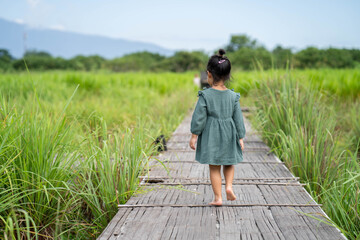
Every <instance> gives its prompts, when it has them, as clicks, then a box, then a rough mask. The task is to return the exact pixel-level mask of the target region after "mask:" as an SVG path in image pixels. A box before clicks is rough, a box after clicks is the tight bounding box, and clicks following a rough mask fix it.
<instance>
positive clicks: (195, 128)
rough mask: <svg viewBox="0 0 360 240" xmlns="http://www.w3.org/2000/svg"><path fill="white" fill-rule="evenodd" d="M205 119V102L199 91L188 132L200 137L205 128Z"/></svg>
mask: <svg viewBox="0 0 360 240" xmlns="http://www.w3.org/2000/svg"><path fill="white" fill-rule="evenodd" d="M206 119H207V112H206V102H205V98H204V96H203V94H202V92H201V91H199V100H198V102H197V104H196V107H195V110H194V113H193V115H192V119H191V127H190V131H191V133H192V134H195V135H200V134H201V133H202V131H203V130H204V128H205V125H206Z"/></svg>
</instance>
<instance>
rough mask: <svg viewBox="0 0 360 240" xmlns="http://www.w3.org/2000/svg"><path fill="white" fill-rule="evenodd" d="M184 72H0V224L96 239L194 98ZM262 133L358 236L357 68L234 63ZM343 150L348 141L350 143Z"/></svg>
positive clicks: (38, 233)
mask: <svg viewBox="0 0 360 240" xmlns="http://www.w3.org/2000/svg"><path fill="white" fill-rule="evenodd" d="M193 76H194V73H193V72H189V73H184V74H175V73H160V74H152V73H121V74H113V73H105V72H99V73H88V72H61V71H58V72H57V71H55V72H39V73H36V72H35V73H30V74H29V73H18V74H3V75H1V76H0V101H1V103H0V173H1V174H0V191H1V192H0V234H1V235H5V236H7V237H8V238H11V237H13V238H19V239H20V238H21V237H26V236H27V237H28V238H30V237H33V238H34V239H36V238H38V239H41V238H43V237H46V236H51V237H53V238H63V239H67V238H70V239H95V238H96V237H97V236H98V235H99V234H100V232H101V231H102V230H103V229H104V227H105V226H106V225H107V223H108V222H109V221H110V219H111V218H112V217H113V215H114V214H115V212H116V210H117V207H116V206H117V204H119V203H124V202H125V201H126V200H127V199H128V198H129V197H130V196H131V195H132V194H133V193H134V192H135V191H136V190H137V186H138V178H137V177H138V176H139V174H144V173H145V172H146V171H147V163H148V159H149V157H150V156H151V154H154V153H155V151H154V149H155V146H154V144H153V141H154V138H156V137H157V136H159V135H160V134H164V135H165V136H166V137H169V136H170V134H171V133H172V132H173V131H174V130H175V128H176V127H177V125H178V124H179V123H180V122H181V120H182V118H183V117H184V116H185V114H187V113H188V111H189V109H190V108H191V107H193V106H194V103H195V102H196V100H197V98H196V95H197V94H196V91H197V89H196V88H195V87H194V86H193V83H192V78H193ZM230 87H234V88H235V90H236V91H239V92H240V93H241V94H242V98H241V105H242V106H245V105H247V106H251V105H255V106H257V108H258V110H257V111H256V112H255V113H254V114H252V115H251V120H252V122H253V123H254V124H255V126H257V128H259V130H261V132H262V135H263V137H264V140H265V141H267V143H268V144H269V145H270V146H271V147H272V148H273V149H274V151H275V152H276V154H277V155H278V156H279V157H280V158H281V159H282V160H283V161H284V162H285V163H286V164H287V166H288V167H289V169H290V170H291V171H292V172H293V173H294V174H295V175H296V176H299V177H301V180H302V181H303V182H305V183H307V185H306V188H307V190H308V191H309V193H310V194H311V195H312V196H313V197H314V198H315V199H316V200H317V201H318V202H319V203H321V204H323V207H324V210H325V212H326V213H327V214H328V215H329V216H330V217H331V218H332V219H333V221H334V224H336V225H337V226H338V227H339V228H341V229H342V231H343V232H344V233H345V234H346V236H348V237H349V239H356V236H358V235H359V232H360V230H359V226H360V220H359V214H358V213H359V211H360V209H359V204H358V202H359V200H360V199H359V196H360V192H359V180H360V170H359V156H358V155H357V149H358V145H357V141H358V140H359V139H360V126H359V122H360V119H359V118H360V117H359V113H358V112H359V109H360V101H359V98H360V71H359V70H327V69H323V70H304V71H298V70H293V71H291V73H290V72H286V71H285V70H281V71H275V70H271V71H265V72H262V71H258V72H237V73H234V74H233V81H232V83H231V86H230ZM347 150H349V151H347Z"/></svg>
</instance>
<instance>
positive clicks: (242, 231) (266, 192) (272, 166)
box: [98, 115, 346, 240]
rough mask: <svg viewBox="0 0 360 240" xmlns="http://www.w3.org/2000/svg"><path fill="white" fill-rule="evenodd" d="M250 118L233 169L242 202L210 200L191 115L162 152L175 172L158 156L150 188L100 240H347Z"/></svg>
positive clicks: (122, 212) (146, 184) (126, 207)
mask: <svg viewBox="0 0 360 240" xmlns="http://www.w3.org/2000/svg"><path fill="white" fill-rule="evenodd" d="M244 120H245V127H246V130H247V135H246V137H245V140H244V142H245V150H244V160H243V162H241V163H240V164H238V165H236V169H235V179H234V186H233V188H234V192H235V194H236V195H237V200H236V201H234V202H227V201H224V204H225V205H224V206H222V207H213V206H208V205H207V203H208V202H210V201H212V198H213V192H212V188H211V185H210V181H209V171H208V166H207V165H202V164H199V163H197V162H196V161H195V151H193V150H191V149H190V148H189V146H188V141H189V138H190V135H191V133H190V121H191V116H190V115H189V116H188V117H186V118H185V119H184V121H183V122H182V123H181V124H180V125H179V127H178V128H177V129H176V131H175V132H174V133H173V135H172V137H171V139H170V140H169V142H168V151H166V152H164V153H163V154H161V155H160V156H158V158H160V159H161V160H162V161H164V162H165V164H166V166H167V167H168V170H169V174H168V172H167V171H166V170H165V169H164V168H163V166H161V165H159V164H157V162H156V161H155V160H154V161H153V165H152V167H151V171H150V173H149V176H147V177H146V178H145V179H144V180H143V185H144V190H145V193H142V194H137V195H134V196H133V197H131V199H130V200H129V201H128V202H127V203H126V205H122V206H120V207H119V212H118V213H117V214H116V215H115V217H114V218H113V219H112V221H111V222H110V223H109V224H108V226H107V228H106V229H105V230H104V232H103V233H102V234H101V235H100V236H99V237H98V239H101V240H103V239H137V240H138V239H207V240H208V239H266V240H268V239H346V238H345V237H344V236H343V235H342V234H341V232H340V231H339V230H338V229H337V228H335V227H332V226H330V225H328V224H326V223H324V222H319V221H318V220H316V219H313V218H312V217H310V216H309V215H311V216H314V217H316V218H320V219H322V220H323V221H326V218H327V216H326V214H325V213H324V212H323V211H322V209H321V208H320V205H318V204H317V203H316V202H315V201H314V200H313V199H312V198H311V196H310V195H309V194H308V193H307V192H306V190H305V189H304V188H303V187H302V184H300V183H299V181H298V178H296V177H294V176H293V175H292V174H291V172H290V171H289V170H288V169H287V168H286V167H285V165H284V164H283V163H282V162H281V161H280V160H279V159H278V158H277V157H276V156H275V155H274V154H272V153H269V152H268V151H269V150H270V149H269V147H268V146H267V145H266V144H264V143H263V142H262V141H261V139H260V138H259V136H258V135H257V134H256V133H255V132H254V131H253V130H252V129H251V126H250V123H249V122H248V120H247V119H246V118H245V119H244ZM145 180H146V181H145ZM179 184H181V186H180V185H179ZM223 191H224V189H223ZM223 196H225V192H223ZM304 213H306V214H307V215H306V214H304Z"/></svg>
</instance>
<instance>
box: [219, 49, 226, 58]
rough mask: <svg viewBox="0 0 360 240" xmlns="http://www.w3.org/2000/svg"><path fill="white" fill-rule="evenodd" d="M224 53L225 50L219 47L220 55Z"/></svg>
mask: <svg viewBox="0 0 360 240" xmlns="http://www.w3.org/2000/svg"><path fill="white" fill-rule="evenodd" d="M224 54H225V50H224V49H222V48H220V49H219V55H220V56H221V57H222V56H223V55H224Z"/></svg>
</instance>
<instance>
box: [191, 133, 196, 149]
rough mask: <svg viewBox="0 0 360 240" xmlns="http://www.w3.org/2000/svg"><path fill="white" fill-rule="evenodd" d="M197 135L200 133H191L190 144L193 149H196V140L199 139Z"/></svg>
mask: <svg viewBox="0 0 360 240" xmlns="http://www.w3.org/2000/svg"><path fill="white" fill-rule="evenodd" d="M197 137H198V135H195V134H193V135H191V138H190V143H189V145H190V148H191V149H192V150H195V144H196V141H197Z"/></svg>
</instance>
